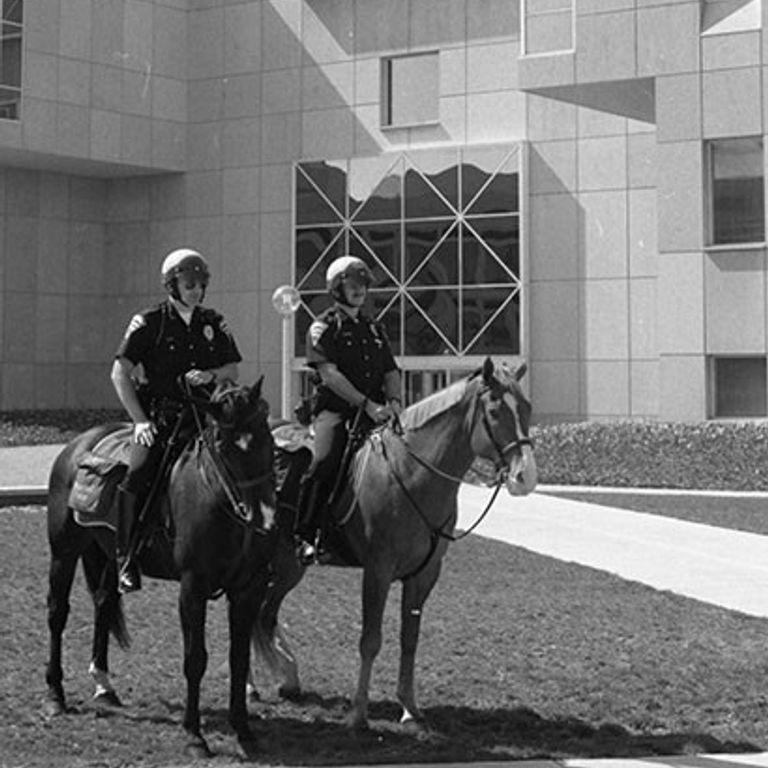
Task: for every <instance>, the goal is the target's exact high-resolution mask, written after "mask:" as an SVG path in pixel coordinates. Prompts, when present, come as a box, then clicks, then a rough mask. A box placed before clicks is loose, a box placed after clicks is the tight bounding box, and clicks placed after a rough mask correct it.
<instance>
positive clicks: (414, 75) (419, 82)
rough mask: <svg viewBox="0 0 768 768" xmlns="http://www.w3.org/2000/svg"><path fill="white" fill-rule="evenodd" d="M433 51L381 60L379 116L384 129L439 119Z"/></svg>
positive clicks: (422, 123)
mask: <svg viewBox="0 0 768 768" xmlns="http://www.w3.org/2000/svg"><path fill="white" fill-rule="evenodd" d="M438 65H439V58H438V54H437V52H432V53H419V54H416V55H413V56H393V57H391V58H386V59H382V60H381V88H382V98H381V104H382V114H381V124H382V126H383V127H385V128H402V127H407V126H413V125H424V124H430V123H436V122H438V120H439V117H440V109H439V105H440V98H439V96H440V82H439V80H440V70H439V66H438Z"/></svg>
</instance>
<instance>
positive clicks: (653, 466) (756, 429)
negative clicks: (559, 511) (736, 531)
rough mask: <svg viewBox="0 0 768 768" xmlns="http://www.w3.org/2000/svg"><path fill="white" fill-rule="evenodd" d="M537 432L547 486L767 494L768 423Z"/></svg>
mask: <svg viewBox="0 0 768 768" xmlns="http://www.w3.org/2000/svg"><path fill="white" fill-rule="evenodd" d="M531 433H532V437H533V439H534V444H535V446H536V460H537V464H538V467H539V482H540V483H543V484H556V485H559V484H562V485H603V486H618V487H638V488H642V487H648V488H681V489H702V490H741V491H757V490H760V491H765V490H768V423H765V422H702V423H696V424H682V423H662V422H637V421H615V422H606V423H601V422H599V423H593V422H582V423H575V424H559V425H553V426H540V427H534V428H532V430H531Z"/></svg>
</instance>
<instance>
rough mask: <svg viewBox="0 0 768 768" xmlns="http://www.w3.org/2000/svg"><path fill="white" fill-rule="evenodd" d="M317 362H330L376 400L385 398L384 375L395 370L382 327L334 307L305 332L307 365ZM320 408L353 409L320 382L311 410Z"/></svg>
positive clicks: (331, 409) (367, 319)
mask: <svg viewBox="0 0 768 768" xmlns="http://www.w3.org/2000/svg"><path fill="white" fill-rule="evenodd" d="M321 363H334V364H335V365H336V367H337V368H338V369H339V371H340V372H341V373H342V374H344V376H346V377H347V379H349V381H350V383H351V384H352V385H353V386H354V387H355V388H356V389H358V390H359V391H360V392H362V393H363V394H364V395H365V396H366V397H367V398H369V399H370V400H373V401H375V402H377V403H383V402H384V399H385V397H384V375H385V374H386V373H389V372H390V371H396V370H397V369H398V368H397V363H396V362H395V359H394V357H393V356H392V351H391V349H390V347H389V340H388V339H387V336H386V333H385V332H384V328H383V326H382V325H381V324H379V323H377V322H376V321H375V320H372V319H371V318H369V317H367V316H366V315H364V314H362V313H359V314H358V316H357V318H352V317H350V316H349V315H348V314H347V313H346V312H345V311H344V310H343V309H341V308H339V307H337V306H334V307H331V308H330V309H327V310H326V311H325V312H323V314H322V315H320V317H318V318H317V320H315V322H314V323H312V325H311V326H310V327H309V331H307V364H308V365H309V366H311V367H313V368H317V366H318V365H320V364H321ZM323 410H327V411H334V412H336V413H344V414H348V413H349V412H350V410H354V409H353V407H352V406H351V405H350V403H348V402H347V401H346V400H344V399H343V398H341V397H339V396H338V395H336V394H335V393H333V392H332V391H331V390H330V389H329V388H328V387H327V386H326V385H325V384H323V383H322V382H320V383H319V384H318V386H317V402H316V404H315V408H314V411H315V413H319V412H320V411H323Z"/></svg>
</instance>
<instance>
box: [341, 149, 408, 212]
mask: <svg viewBox="0 0 768 768" xmlns="http://www.w3.org/2000/svg"><path fill="white" fill-rule="evenodd" d="M402 186H403V161H402V158H398V159H397V160H395V161H393V160H392V158H391V157H371V158H365V159H362V160H352V161H351V163H350V167H349V192H348V196H349V216H350V218H352V219H355V221H377V220H380V219H399V218H400V217H401V216H402V197H403V195H402Z"/></svg>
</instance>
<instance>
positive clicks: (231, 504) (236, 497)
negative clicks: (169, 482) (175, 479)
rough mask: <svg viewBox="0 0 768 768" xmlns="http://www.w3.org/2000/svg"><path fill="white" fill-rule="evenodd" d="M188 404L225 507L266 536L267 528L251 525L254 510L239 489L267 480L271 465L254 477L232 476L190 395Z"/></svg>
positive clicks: (206, 480) (232, 388) (236, 519)
mask: <svg viewBox="0 0 768 768" xmlns="http://www.w3.org/2000/svg"><path fill="white" fill-rule="evenodd" d="M235 390H236V388H235V387H231V388H230V389H226V390H224V391H223V393H222V394H224V395H226V394H229V393H231V392H233V391H235ZM190 405H191V409H192V415H193V417H194V419H195V427H196V429H197V442H198V444H199V445H200V447H201V448H205V449H206V452H207V453H208V456H209V458H210V459H211V467H212V468H213V473H214V475H215V476H216V480H217V481H218V484H219V486H220V487H221V489H222V490H223V491H224V495H225V496H226V498H227V502H228V506H226V507H225V509H226V510H227V511H228V512H229V513H231V517H232V518H233V519H234V520H235V521H236V522H238V523H240V524H241V525H244V526H246V527H247V528H248V529H249V530H250V531H253V532H255V533H258V534H261V535H263V536H266V535H267V534H268V531H267V530H265V529H264V528H262V527H260V526H255V525H253V520H254V511H253V509H252V508H251V506H250V505H248V504H246V503H245V502H244V501H243V499H242V496H241V495H240V493H239V491H240V490H245V489H246V488H253V487H254V486H258V485H262V484H263V483H265V482H267V481H268V480H269V479H270V478H271V477H272V469H271V467H270V469H269V470H268V471H267V472H264V473H263V474H261V475H258V476H256V477H254V478H249V479H248V480H242V481H240V480H236V479H235V478H233V477H232V473H231V472H230V470H229V468H228V467H227V465H226V464H225V463H224V460H223V459H222V457H221V455H220V454H219V451H218V450H216V448H215V446H214V445H212V444H211V437H212V432H211V430H210V429H206V428H205V427H204V426H203V422H202V420H201V418H200V413H199V411H198V408H197V405H196V404H195V401H194V399H193V398H191V397H190ZM201 477H202V478H203V480H204V481H205V483H206V485H208V487H209V489H210V490H211V491H212V492H213V493H214V494H215V493H216V489H215V488H214V487H213V486H212V485H211V483H210V482H209V481H208V479H207V478H206V476H205V473H204V472H203V473H201Z"/></svg>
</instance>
